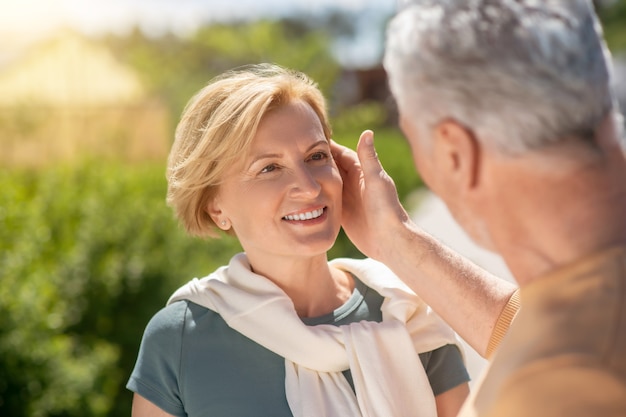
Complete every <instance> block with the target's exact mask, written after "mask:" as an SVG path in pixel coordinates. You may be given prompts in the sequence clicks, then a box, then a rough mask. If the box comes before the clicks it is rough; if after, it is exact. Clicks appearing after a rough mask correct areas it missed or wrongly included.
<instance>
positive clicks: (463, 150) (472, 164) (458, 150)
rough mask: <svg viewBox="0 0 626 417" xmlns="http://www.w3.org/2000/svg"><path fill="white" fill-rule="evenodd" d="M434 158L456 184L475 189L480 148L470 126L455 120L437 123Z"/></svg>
mask: <svg viewBox="0 0 626 417" xmlns="http://www.w3.org/2000/svg"><path fill="white" fill-rule="evenodd" d="M434 139H435V140H434V142H433V143H434V146H435V152H434V157H435V158H436V159H437V160H436V161H435V162H436V164H437V168H438V171H439V172H441V171H442V170H443V171H444V172H445V173H446V174H447V175H446V176H447V178H449V179H450V180H452V181H454V182H455V183H456V186H457V187H462V188H465V189H472V188H475V187H476V186H477V185H478V184H479V179H480V175H479V174H480V163H481V147H480V143H478V140H477V139H476V136H475V135H474V132H473V131H472V130H471V129H468V128H467V127H465V126H463V125H462V124H460V123H458V122H456V121H454V120H446V121H443V122H440V123H439V124H437V126H436V127H435V129H434Z"/></svg>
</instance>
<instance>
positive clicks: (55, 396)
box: [0, 0, 626, 417]
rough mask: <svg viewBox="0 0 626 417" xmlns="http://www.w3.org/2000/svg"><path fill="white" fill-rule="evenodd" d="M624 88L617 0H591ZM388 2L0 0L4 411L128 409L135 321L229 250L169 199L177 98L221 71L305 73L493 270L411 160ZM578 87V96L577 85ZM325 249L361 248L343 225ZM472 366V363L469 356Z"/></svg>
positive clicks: (434, 225)
mask: <svg viewBox="0 0 626 417" xmlns="http://www.w3.org/2000/svg"><path fill="white" fill-rule="evenodd" d="M596 7H597V8H598V11H599V13H600V16H601V19H602V21H603V23H604V25H605V33H606V38H607V42H608V44H609V47H610V49H611V50H612V51H613V53H614V55H615V56H616V75H617V77H616V80H617V83H618V84H617V85H616V89H617V91H618V92H619V94H620V96H621V98H622V100H624V98H625V97H626V88H625V83H624V82H623V81H620V80H626V66H625V65H624V63H623V62H624V61H623V59H622V56H623V53H624V52H626V0H617V1H611V0H609V1H597V2H596ZM395 8H396V2H395V1H394V0H316V1H310V0H265V1H255V0H239V1H237V2H234V1H231V0H208V1H206V0H205V1H200V0H178V1H172V0H108V1H107V0H91V1H79V0H22V1H20V2H17V1H14V0H13V1H12V0H0V415H2V416H10V417H22V416H33V417H43V416H63V417H73V416H82V417H85V416H112V417H113V416H120V417H121V416H128V415H129V414H130V401H131V393H130V392H128V391H126V389H125V388H124V386H125V384H126V380H127V378H128V376H129V375H130V371H131V369H132V367H133V365H134V361H135V358H136V355H137V350H138V346H139V342H140V339H141V335H142V332H143V329H144V327H145V325H146V323H147V322H148V320H149V319H150V317H151V316H152V315H153V314H154V313H155V312H156V311H157V310H158V309H160V308H161V307H162V306H163V305H164V303H165V301H166V300H167V298H168V296H169V295H170V294H171V293H172V292H173V290H174V289H176V288H177V287H179V286H180V285H182V284H183V283H185V282H187V281H188V280H189V279H190V278H191V277H194V276H204V275H206V274H207V273H209V272H211V271H212V270H213V269H215V268H216V267H217V266H219V265H222V264H224V263H226V262H227V261H228V259H229V258H230V257H231V256H232V254H234V253H235V252H236V251H238V250H240V248H239V246H238V244H237V243H236V242H235V241H234V240H232V239H222V240H211V241H205V240H199V239H193V238H190V237H187V236H185V234H184V233H183V231H182V230H181V228H180V227H179V226H178V225H177V224H176V222H175V220H174V219H173V216H172V213H171V211H170V210H169V208H167V207H166V205H165V190H166V182H165V176H164V172H165V160H166V157H167V152H168V149H169V146H170V144H171V142H172V137H173V130H174V128H175V125H176V123H177V120H178V117H179V115H180V113H181V111H182V108H183V106H184V105H185V103H186V102H187V100H188V99H189V98H190V97H191V96H192V94H193V93H194V92H196V91H197V90H198V89H200V88H201V87H202V86H204V85H205V84H206V83H207V81H208V80H209V79H210V78H212V77H213V76H215V75H217V74H218V73H221V72H222V71H224V70H227V69H230V68H233V67H236V66H239V65H243V64H248V63H257V62H275V63H278V64H281V65H283V66H286V67H290V68H295V69H298V70H301V71H304V72H305V73H307V74H309V75H310V76H311V77H312V78H313V79H315V80H316V81H317V82H318V83H319V86H320V88H321V89H322V91H323V92H324V94H325V95H326V97H327V98H328V104H329V108H330V113H331V117H332V122H333V128H334V138H335V139H336V140H337V141H339V142H341V143H343V144H346V145H348V146H351V147H354V145H355V144H356V141H357V139H358V136H359V134H360V132H361V131H362V130H363V129H366V128H369V129H374V130H375V131H376V135H377V147H378V151H379V154H380V156H381V159H382V161H383V164H384V165H385V168H386V169H387V170H388V171H389V173H390V174H391V176H392V177H393V178H394V179H395V181H396V184H397V186H398V192H399V194H400V197H401V199H402V200H403V201H404V202H405V203H406V205H407V207H409V208H410V209H411V211H412V213H414V216H415V219H416V221H417V222H418V223H420V224H422V225H423V226H424V227H425V228H426V229H427V230H429V231H431V233H433V234H435V235H437V236H439V237H440V238H441V239H442V240H444V241H446V243H448V244H450V245H451V246H453V247H456V248H457V249H459V250H461V251H462V252H463V253H465V254H466V255H467V256H469V257H470V258H472V259H474V260H475V261H476V262H478V263H481V264H482V265H483V266H485V267H486V268H487V269H490V270H492V271H494V272H497V273H499V274H501V275H502V276H504V277H506V273H507V272H506V267H505V266H503V265H501V264H499V263H498V262H499V261H498V259H497V257H494V256H493V255H490V254H486V253H484V252H482V251H480V250H479V249H477V248H475V247H474V246H473V245H472V244H471V242H469V241H468V240H467V238H466V237H465V236H464V235H463V233H462V232H461V231H460V229H458V227H456V226H455V225H454V222H453V221H452V220H451V219H450V218H449V216H448V214H447V212H446V210H445V208H444V207H443V206H442V205H441V203H440V202H439V201H438V200H437V199H436V198H435V197H433V196H431V195H429V194H428V192H427V190H424V189H423V188H422V183H421V181H420V179H419V177H418V176H417V174H416V173H415V169H414V168H413V164H412V161H411V157H410V152H409V149H408V146H407V144H406V143H405V141H404V139H403V137H402V135H401V133H400V132H399V130H398V129H397V126H396V121H397V120H396V119H397V115H396V113H395V107H394V103H393V100H392V99H391V97H390V95H389V91H388V89H387V84H386V77H385V72H384V70H383V69H382V66H381V58H382V51H383V44H384V28H385V25H386V22H387V21H388V19H389V18H390V17H391V16H392V15H393V13H394V11H395ZM581 99H584V98H581ZM330 256H331V257H337V256H355V257H361V256H362V255H361V254H360V253H359V252H358V251H357V250H356V249H355V248H354V247H353V246H352V245H351V244H350V242H349V241H348V240H347V239H346V238H345V236H344V235H343V234H342V235H341V236H340V238H339V240H338V242H337V244H336V245H335V247H334V248H333V250H332V253H331V254H330ZM480 366H481V364H480V363H477V365H476V366H475V368H472V369H471V370H472V373H473V374H474V373H475V372H477V370H478V369H479V368H480Z"/></svg>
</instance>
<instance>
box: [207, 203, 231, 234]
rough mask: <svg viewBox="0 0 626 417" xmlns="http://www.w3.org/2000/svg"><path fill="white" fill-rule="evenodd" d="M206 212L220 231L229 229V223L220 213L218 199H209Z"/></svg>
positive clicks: (222, 213) (221, 212)
mask: <svg viewBox="0 0 626 417" xmlns="http://www.w3.org/2000/svg"><path fill="white" fill-rule="evenodd" d="M206 212H207V213H208V215H209V216H210V217H211V219H212V220H213V222H214V223H215V224H216V225H217V227H219V228H220V229H222V230H228V229H230V221H229V220H228V218H227V217H226V215H225V214H224V212H223V211H222V209H221V207H220V203H219V199H218V197H215V198H213V199H211V200H210V201H209V202H208V203H207V206H206Z"/></svg>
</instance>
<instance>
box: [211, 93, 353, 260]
mask: <svg viewBox="0 0 626 417" xmlns="http://www.w3.org/2000/svg"><path fill="white" fill-rule="evenodd" d="M342 186H343V183H342V180H341V176H340V174H339V171H338V169H337V166H336V165H335V162H334V160H333V159H332V155H331V153H330V147H329V145H328V141H327V140H326V138H325V136H324V131H323V129H322V125H321V123H320V120H319V118H318V117H317V115H316V114H315V112H314V111H313V109H312V108H311V107H310V106H309V105H308V104H307V103H305V102H302V101H297V102H294V103H291V104H288V105H285V106H282V107H280V108H277V109H275V110H273V111H271V112H270V113H268V114H267V115H266V116H265V117H264V118H263V119H262V120H261V123H260V125H259V128H258V130H257V133H256V135H255V136H254V138H253V140H252V143H251V146H250V149H249V151H248V153H247V155H242V158H241V160H240V162H239V163H237V164H235V165H233V166H232V167H231V168H230V169H229V171H227V173H226V175H225V179H224V182H223V183H222V185H220V188H219V191H218V194H217V196H216V198H215V200H214V201H213V202H212V203H211V205H210V212H211V213H212V215H213V216H214V219H215V220H217V221H216V223H217V224H218V225H219V223H220V221H221V220H227V221H228V222H229V223H228V224H229V225H232V227H233V229H234V231H235V233H236V234H237V238H238V239H239V241H240V243H241V245H242V247H243V249H244V250H245V251H246V253H247V254H248V257H249V258H250V259H253V258H256V259H259V256H262V257H263V259H268V257H276V256H282V257H284V256H289V257H293V256H295V257H302V256H305V257H307V256H314V255H319V254H325V253H326V251H327V250H328V249H330V248H331V246H332V245H333V244H334V242H335V239H336V237H337V234H338V233H339V228H340V226H341V198H342ZM215 216H218V217H217V218H216V217H215Z"/></svg>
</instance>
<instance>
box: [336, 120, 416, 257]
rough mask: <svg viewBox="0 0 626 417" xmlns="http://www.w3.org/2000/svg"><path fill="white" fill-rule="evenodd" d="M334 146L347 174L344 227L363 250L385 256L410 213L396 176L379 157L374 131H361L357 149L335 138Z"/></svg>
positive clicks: (345, 175)
mask: <svg viewBox="0 0 626 417" xmlns="http://www.w3.org/2000/svg"><path fill="white" fill-rule="evenodd" d="M331 150H332V153H333V157H334V159H335V162H336V163H337V166H338V167H339V172H340V173H341V176H342V178H343V216H342V225H343V228H344V230H345V231H346V234H347V235H348V237H349V238H350V240H351V241H352V243H354V244H355V245H356V247H357V248H358V249H359V250H360V251H361V252H363V253H364V254H365V255H367V256H369V257H371V258H374V259H377V260H383V259H384V249H385V248H387V247H389V245H387V244H386V242H389V241H390V239H393V233H394V230H397V228H398V227H399V226H402V224H403V223H405V222H407V221H409V216H408V214H407V213H406V211H405V210H404V208H403V207H402V205H401V204H400V201H399V199H398V192H397V190H396V186H395V184H394V182H393V179H392V178H391V177H390V176H389V175H388V174H387V172H385V170H384V169H383V167H382V165H381V163H380V161H379V160H378V155H377V154H376V149H375V148H374V133H373V132H372V131H370V130H366V131H364V132H363V133H362V134H361V137H360V138H359V143H358V145H357V152H354V151H353V150H351V149H349V148H346V147H345V146H341V145H339V144H337V143H335V142H331Z"/></svg>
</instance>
